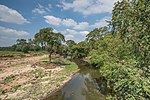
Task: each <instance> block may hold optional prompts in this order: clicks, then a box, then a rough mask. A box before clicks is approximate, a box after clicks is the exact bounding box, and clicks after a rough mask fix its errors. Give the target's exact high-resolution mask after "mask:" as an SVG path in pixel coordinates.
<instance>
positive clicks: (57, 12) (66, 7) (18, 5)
mask: <svg viewBox="0 0 150 100" xmlns="http://www.w3.org/2000/svg"><path fill="white" fill-rule="evenodd" d="M116 1H117V0H0V46H10V45H12V44H14V43H15V41H16V39H18V38H25V39H29V38H33V37H34V35H35V34H36V33H37V32H38V31H39V30H40V29H41V28H44V27H52V28H53V29H54V31H56V32H61V33H62V34H64V35H65V37H66V39H73V40H75V41H76V42H79V41H82V40H84V39H85V36H86V34H88V32H90V31H91V30H92V29H94V28H96V27H102V26H105V25H107V23H106V22H105V20H110V19H111V11H112V9H113V4H114V2H116Z"/></svg>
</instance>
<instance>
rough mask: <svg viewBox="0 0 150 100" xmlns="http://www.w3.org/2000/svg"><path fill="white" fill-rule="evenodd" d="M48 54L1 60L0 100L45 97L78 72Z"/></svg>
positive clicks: (36, 99)
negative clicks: (50, 60)
mask: <svg viewBox="0 0 150 100" xmlns="http://www.w3.org/2000/svg"><path fill="white" fill-rule="evenodd" d="M47 58H48V55H41V56H34V57H25V58H20V59H8V60H1V61H0V99H3V100H5V99H14V100H15V99H17V100H18V99H19V100H23V99H30V100H38V99H42V98H44V97H45V96H46V95H47V94H49V93H52V92H53V91H55V90H57V89H58V88H60V87H61V86H63V85H64V84H65V83H66V82H67V81H68V80H70V79H71V76H72V75H73V74H74V73H75V72H77V71H78V69H77V65H76V64H75V63H73V62H70V61H68V60H66V59H63V58H62V57H59V56H57V57H56V56H55V57H54V56H53V61H52V63H49V62H48V60H47Z"/></svg>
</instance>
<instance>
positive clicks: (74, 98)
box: [44, 60, 107, 100]
mask: <svg viewBox="0 0 150 100" xmlns="http://www.w3.org/2000/svg"><path fill="white" fill-rule="evenodd" d="M75 62H76V64H77V65H78V67H79V68H80V70H79V71H78V72H77V73H76V74H74V75H73V77H72V79H71V80H70V81H69V82H68V83H66V84H65V85H64V86H63V87H62V88H61V89H60V90H58V91H57V92H56V93H54V94H51V95H49V96H48V97H47V98H46V99H44V100H106V99H105V95H106V90H107V89H106V87H107V86H106V80H105V79H104V78H103V77H101V76H100V73H99V71H98V70H96V69H93V68H91V67H90V66H89V65H88V63H86V62H84V61H82V62H81V61H80V60H76V61H75Z"/></svg>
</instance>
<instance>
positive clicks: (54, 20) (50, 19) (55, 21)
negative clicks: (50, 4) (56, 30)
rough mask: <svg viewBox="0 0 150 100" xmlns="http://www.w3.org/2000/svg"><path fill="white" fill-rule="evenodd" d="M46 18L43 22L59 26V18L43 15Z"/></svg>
mask: <svg viewBox="0 0 150 100" xmlns="http://www.w3.org/2000/svg"><path fill="white" fill-rule="evenodd" d="M44 18H45V19H46V20H45V22H46V23H48V24H51V25H54V26H59V25H60V23H61V19H60V18H57V17H54V16H44Z"/></svg>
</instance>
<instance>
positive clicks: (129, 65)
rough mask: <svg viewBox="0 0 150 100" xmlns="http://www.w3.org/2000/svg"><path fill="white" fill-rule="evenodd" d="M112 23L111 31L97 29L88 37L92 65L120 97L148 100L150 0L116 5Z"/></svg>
mask: <svg viewBox="0 0 150 100" xmlns="http://www.w3.org/2000/svg"><path fill="white" fill-rule="evenodd" d="M109 23H110V24H109V27H110V29H106V27H103V28H96V29H94V30H93V31H91V32H90V33H89V34H88V35H87V42H88V44H89V45H90V48H91V50H90V51H91V52H90V54H89V56H90V61H91V63H92V64H93V65H94V66H95V67H99V68H100V72H101V74H102V75H103V76H105V77H106V78H107V79H108V84H114V85H113V86H114V87H113V88H114V90H115V92H116V93H117V95H118V97H119V98H122V99H124V100H127V99H132V100H137V99H138V100H143V99H149V98H150V87H149V86H150V1H149V0H130V1H128V0H122V1H120V2H117V3H115V6H114V9H113V16H112V20H111V21H110V22H109ZM109 30H111V31H109ZM91 44H94V45H91ZM110 98H112V97H110Z"/></svg>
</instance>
